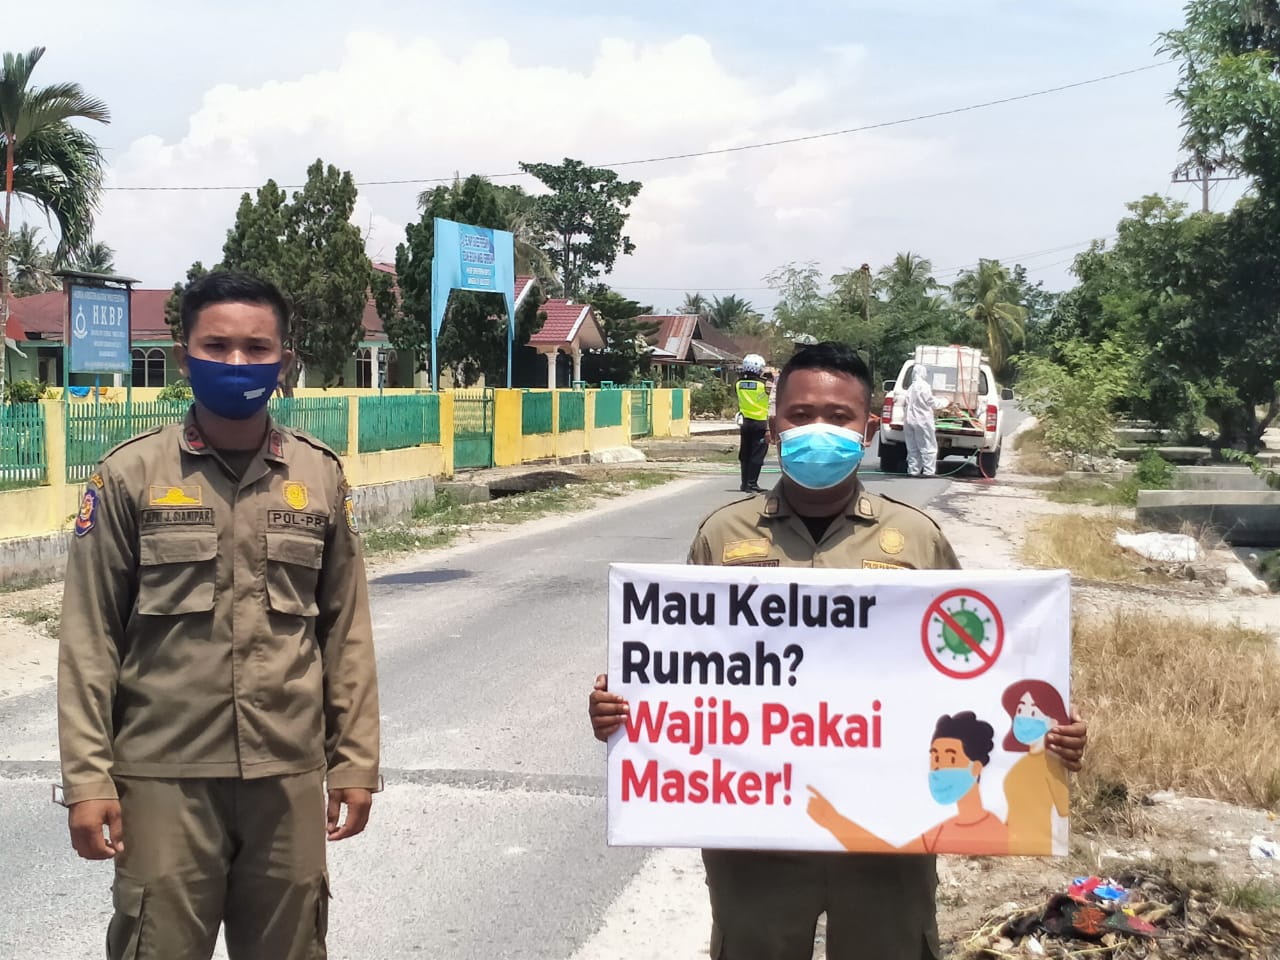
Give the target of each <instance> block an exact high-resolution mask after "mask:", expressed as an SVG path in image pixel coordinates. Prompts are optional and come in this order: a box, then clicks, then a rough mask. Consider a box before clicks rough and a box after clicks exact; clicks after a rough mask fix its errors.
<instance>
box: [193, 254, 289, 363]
mask: <svg viewBox="0 0 1280 960" xmlns="http://www.w3.org/2000/svg"><path fill="white" fill-rule="evenodd" d="M219 303H253V304H257V305H259V306H263V307H270V308H271V309H272V311H274V312H275V315H276V319H277V320H278V321H279V323H280V341H281V343H283V344H286V345H287V344H288V342H289V304H288V303H287V302H286V301H285V298H284V294H282V293H281V292H280V291H279V289H277V288H276V285H275V284H274V283H271V282H270V281H267V280H263V279H261V278H259V277H255V276H254V275H253V274H251V273H245V272H244V271H242V270H215V271H213V272H212V273H206V274H205V275H204V276H203V277H200V278H199V279H198V280H193V281H191V283H189V284H187V288H186V289H185V290H183V291H182V339H183V340H184V341H185V340H190V339H191V330H192V328H193V327H195V325H196V317H198V316H199V315H200V311H201V310H203V309H204V308H205V307H212V306H214V305H215V304H219Z"/></svg>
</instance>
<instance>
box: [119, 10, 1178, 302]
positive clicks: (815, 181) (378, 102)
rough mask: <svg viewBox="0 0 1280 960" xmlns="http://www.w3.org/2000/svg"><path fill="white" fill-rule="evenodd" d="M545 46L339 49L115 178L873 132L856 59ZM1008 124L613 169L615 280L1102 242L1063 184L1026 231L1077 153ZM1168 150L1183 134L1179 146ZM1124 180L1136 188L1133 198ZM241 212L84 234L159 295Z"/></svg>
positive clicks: (406, 173) (386, 41) (135, 210)
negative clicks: (622, 217) (627, 186)
mask: <svg viewBox="0 0 1280 960" xmlns="http://www.w3.org/2000/svg"><path fill="white" fill-rule="evenodd" d="M554 49H555V48H554V46H553V45H541V46H540V47H538V48H537V49H536V50H534V51H532V52H531V47H530V46H529V45H528V44H527V43H525V42H524V41H521V40H516V41H513V42H510V43H509V42H508V41H506V40H503V39H486V40H482V41H478V42H473V43H471V44H469V45H467V44H465V43H463V42H461V41H456V40H455V38H450V37H446V36H439V37H434V38H432V39H420V38H419V39H414V38H408V39H406V38H399V37H392V36H388V35H384V34H378V33H368V32H365V33H357V34H353V35H351V36H350V37H348V39H347V42H346V45H345V50H344V52H343V54H342V56H341V57H340V59H339V60H338V61H337V62H335V63H332V64H329V65H327V66H318V67H317V69H315V70H313V71H312V72H308V73H306V74H304V75H301V76H298V77H296V78H294V79H291V80H287V81H284V82H271V83H267V84H264V85H261V86H256V87H252V88H241V87H236V86H233V85H226V84H224V85H219V86H215V87H213V88H211V89H209V90H208V91H207V92H206V93H205V95H204V97H203V101H202V103H201V104H200V107H199V109H198V110H197V111H196V113H195V114H194V115H193V116H192V117H191V118H190V122H189V124H188V126H187V130H186V133H185V135H184V136H182V138H181V139H178V140H176V141H172V142H165V141H163V140H162V139H160V138H159V137H155V136H147V137H143V138H141V139H138V140H136V141H134V142H133V143H132V144H131V145H130V146H129V148H128V149H127V150H125V151H123V152H122V154H121V155H120V156H119V159H118V161H117V162H116V164H115V165H114V168H113V170H112V171H111V181H110V182H111V183H112V184H116V185H124V184H133V185H147V186H177V185H199V184H235V185H254V186H256V185H258V184H261V183H262V182H263V181H265V180H266V179H267V178H268V177H274V178H276V180H277V181H278V182H282V183H297V182H298V181H299V180H300V179H301V178H302V176H303V174H304V171H305V168H306V166H307V165H308V164H309V163H310V162H311V161H313V160H314V159H315V158H316V157H317V156H319V157H323V159H324V160H326V161H327V162H332V163H335V164H338V165H339V166H341V167H342V168H344V169H349V170H351V171H352V172H353V173H354V174H355V176H356V179H357V180H382V179H392V178H403V177H432V176H450V175H452V174H453V173H454V172H458V173H461V174H463V175H466V174H468V173H472V172H480V173H503V172H507V171H513V170H515V169H516V168H517V162H518V161H520V160H548V161H558V160H559V159H561V158H562V157H565V156H573V157H578V158H581V159H584V160H587V161H590V162H607V161H612V160H622V159H627V158H633V157H650V156H662V155H669V154H680V153H688V152H693V151H697V150H702V149H706V148H727V147H733V146H739V145H742V144H746V143H750V142H758V141H763V140H774V139H782V138H789V137H800V136H805V135H809V134H813V133H815V132H819V131H823V130H830V129H834V128H840V127H848V126H853V125H856V124H858V123H859V122H867V121H874V120H882V119H886V118H885V117H884V116H882V115H880V114H879V113H878V110H877V105H876V104H875V103H873V102H866V97H865V94H860V90H861V89H862V88H863V86H864V83H863V81H864V71H865V70H867V69H868V66H867V61H868V58H867V53H866V51H865V50H863V49H862V48H861V47H857V46H850V45H834V46H831V47H829V48H827V49H825V50H822V51H819V52H818V53H817V54H815V56H814V59H811V60H810V61H808V62H806V63H803V64H800V65H798V67H797V71H796V73H795V75H794V76H792V77H790V78H787V79H785V80H783V81H774V82H772V83H771V82H769V81H765V80H762V79H760V78H759V77H758V76H757V75H755V74H752V73H750V72H734V71H733V70H731V69H729V68H728V67H726V66H725V64H724V63H723V62H722V61H721V60H720V59H718V58H717V56H716V53H715V51H714V50H713V49H712V47H711V45H710V44H709V43H708V42H707V41H706V40H705V39H703V38H701V37H697V36H677V37H674V38H671V39H669V40H666V41H664V42H660V43H650V44H643V43H634V42H631V41H628V40H621V39H603V40H601V41H600V42H599V44H598V46H597V48H596V51H595V53H594V56H593V57H589V58H585V59H581V60H578V61H569V60H564V59H562V58H557V57H555V55H554ZM533 58H537V59H538V60H539V61H540V62H536V63H529V62H528V61H530V60H531V59H533ZM946 105H947V106H950V105H951V104H946ZM929 106H930V107H932V106H934V104H929ZM1045 106H1046V107H1048V106H1049V105H1048V104H1047V103H1046V104H1045ZM120 109H125V107H124V105H121V107H120ZM1010 116H1011V114H1010V113H1008V112H1006V113H1004V114H1002V115H999V116H997V115H994V114H991V115H988V114H973V115H970V116H969V117H968V118H966V119H965V121H964V122H963V123H960V122H957V123H951V124H946V123H942V124H933V125H915V126H911V127H904V128H900V129H897V130H892V131H889V130H881V131H873V132H868V133H865V134H858V135H853V136H845V137H836V138H830V139H822V140H814V141H809V142H806V143H802V144H794V145H789V146H780V147H776V148H771V149H765V150H753V151H746V152H741V153H730V154H724V155H719V156H713V157H706V158H701V159H696V160H684V161H670V162H664V163H658V164H650V165H643V166H633V167H622V168H620V170H619V172H620V173H621V174H622V175H624V176H627V177H630V178H634V179H639V180H642V181H643V182H644V184H645V187H644V189H643V191H642V192H641V194H640V196H639V198H638V199H637V200H636V202H635V204H634V205H633V207H632V217H631V221H630V224H629V227H628V232H629V233H630V235H631V236H632V238H633V239H634V240H635V242H636V244H637V251H636V254H635V255H634V256H633V257H624V258H621V259H620V261H619V263H618V265H617V267H616V270H615V276H614V280H615V282H616V283H617V285H619V286H622V287H625V288H633V289H636V288H645V287H672V286H680V285H688V287H689V288H690V289H693V288H694V287H702V288H714V287H729V286H735V285H741V286H743V287H744V288H746V287H749V286H756V287H758V286H761V285H762V281H761V280H760V279H759V278H761V277H763V276H764V275H765V274H766V273H767V272H769V271H770V270H771V269H773V268H774V267H776V266H777V265H778V264H780V263H783V262H786V261H790V260H807V259H817V260H819V261H820V262H821V263H822V265H823V267H824V269H828V270H829V272H834V271H835V270H836V269H838V268H839V267H841V266H843V265H848V264H856V263H861V262H862V261H864V260H867V261H870V262H873V263H875V262H882V261H884V260H887V259H888V258H889V257H891V256H892V255H893V253H894V252H895V250H897V249H905V248H910V249H913V250H918V251H921V252H923V253H925V254H928V255H932V256H933V257H934V259H935V262H938V263H944V264H950V263H963V262H968V261H972V260H976V259H977V257H978V256H979V255H983V256H987V255H1001V254H1004V253H1008V252H1010V251H1011V250H1012V251H1017V250H1034V249H1040V248H1047V247H1051V246H1055V245H1057V244H1061V243H1063V242H1066V241H1069V240H1075V239H1077V238H1079V237H1085V236H1089V235H1091V234H1092V233H1101V232H1105V229H1109V227H1110V224H1111V223H1113V222H1114V221H1115V220H1116V219H1117V218H1118V215H1119V212H1120V207H1119V204H1118V203H1117V202H1116V201H1115V198H1114V197H1111V196H1110V195H1105V190H1104V191H1101V193H1102V194H1104V195H1100V196H1098V197H1097V198H1096V199H1097V203H1096V204H1095V205H1094V206H1093V207H1088V206H1087V205H1084V206H1082V205H1081V204H1080V203H1078V202H1073V201H1072V200H1071V199H1070V197H1069V196H1068V194H1069V191H1068V190H1066V189H1063V190H1058V191H1056V193H1054V194H1053V197H1052V199H1053V201H1054V206H1055V208H1056V210H1057V214H1058V215H1059V219H1058V220H1057V221H1056V222H1055V221H1049V220H1048V219H1047V218H1046V221H1045V222H1038V221H1036V219H1035V218H1034V217H1029V216H1028V215H1027V213H1026V203H1027V197H1028V195H1029V193H1032V192H1034V191H1036V190H1039V191H1041V192H1042V193H1044V192H1046V191H1045V187H1044V186H1043V183H1044V181H1045V180H1046V178H1048V179H1049V181H1050V182H1052V181H1053V179H1054V177H1056V176H1058V175H1059V174H1060V175H1062V176H1064V177H1065V176H1066V175H1067V174H1068V172H1069V171H1071V170H1073V169H1074V170H1076V171H1079V169H1080V161H1079V158H1078V157H1074V156H1070V155H1069V154H1068V153H1067V152H1066V151H1064V150H1063V149H1062V148H1061V146H1059V145H1058V144H1056V143H1053V142H1051V138H1056V137H1062V138H1064V139H1065V140H1066V141H1067V142H1071V140H1072V138H1073V137H1074V138H1076V139H1075V142H1076V143H1077V144H1080V143H1083V140H1082V139H1081V138H1082V137H1083V135H1084V131H1083V130H1077V131H1071V130H1063V129H1061V128H1060V126H1058V127H1055V126H1054V124H1055V118H1054V117H1053V115H1052V111H1051V110H1048V109H1046V110H1045V114H1044V116H1041V115H1040V114H1039V113H1037V112H1034V111H1028V112H1027V113H1026V114H1015V115H1014V116H1022V117H1023V118H1024V125H1023V126H1022V127H1019V128H1017V129H1016V130H1011V128H1010V126H1009V120H1010ZM1157 121H1159V122H1160V123H1163V124H1165V125H1168V126H1172V125H1171V124H1169V118H1168V116H1167V113H1166V114H1163V115H1161V116H1158V117H1154V118H1152V117H1147V118H1145V119H1144V120H1141V121H1138V122H1132V121H1125V122H1123V123H1121V122H1115V123H1112V124H1111V128H1110V135H1111V137H1112V142H1110V143H1109V144H1108V147H1107V160H1106V162H1108V163H1110V164H1111V165H1112V167H1113V168H1114V158H1115V157H1116V156H1117V155H1121V156H1123V155H1124V153H1125V149H1126V147H1125V144H1124V143H1123V142H1117V141H1123V138H1124V137H1125V136H1130V137H1133V138H1141V137H1144V136H1149V135H1150V132H1151V130H1152V129H1154V128H1155V125H1156V122H1157ZM1080 122H1081V123H1085V122H1086V121H1084V120H1082V121H1080ZM1093 122H1094V123H1095V124H1096V123H1097V121H1096V120H1095V121H1093ZM1169 136H1170V138H1171V139H1176V130H1174V131H1172V132H1171V133H1170V135H1169ZM1037 144H1038V146H1037ZM1144 146H1146V145H1145V144H1144ZM1148 149H1149V148H1148ZM1157 149H1159V148H1157ZM1099 159H1100V160H1101V159H1102V156H1101V155H1099ZM1144 162H1145V161H1144ZM1162 162H1163V161H1162ZM1166 165H1167V164H1166ZM994 170H999V177H998V178H996V177H992V176H990V173H991V171H994ZM984 171H985V172H986V173H987V174H988V175H987V176H985V177H983V176H982V173H983V172H984ZM1134 179H1135V176H1134V175H1133V174H1132V171H1130V175H1129V178H1128V182H1127V183H1126V189H1129V188H1130V186H1131V185H1132V183H1133V181H1134ZM1138 179H1140V177H1139V178H1138ZM503 182H509V181H503ZM524 182H525V183H526V185H528V181H524ZM422 189H423V185H421V184H417V185H400V186H369V187H366V188H364V189H363V190H362V191H361V199H360V204H359V207H358V209H357V213H356V216H355V218H354V219H355V221H356V222H357V223H358V224H359V225H360V227H361V229H362V230H364V231H366V232H367V233H368V236H369V251H370V254H371V255H373V256H375V257H377V258H380V259H386V260H390V259H392V258H393V256H394V249H395V245H396V243H397V242H399V241H400V240H401V239H402V237H403V233H402V227H403V224H404V223H405V222H407V221H408V220H411V219H413V218H415V217H416V215H417V213H416V197H417V194H418V192H419V191H420V190H422ZM1091 192H1093V193H1098V192H1099V191H1096V190H1095V191H1091ZM1127 196H1128V195H1127V194H1126V197H1127ZM1006 198H1016V200H1015V199H1008V200H1007V201H1006ZM238 200H239V194H238V193H234V192H225V193H215V192H157V193H125V192H111V193H109V194H108V196H107V199H106V201H105V203H104V208H103V211H102V214H101V217H100V220H99V228H98V231H97V232H98V234H99V235H100V236H101V237H102V238H103V239H105V240H107V242H109V243H111V244H112V245H113V246H115V247H116V248H117V251H118V256H117V263H118V265H119V266H120V268H121V269H122V270H124V271H125V272H129V273H132V274H133V275H135V276H139V277H141V278H142V279H143V281H144V283H146V284H147V285H149V286H168V285H170V284H171V283H173V282H174V280H176V279H178V278H180V277H181V276H182V275H183V273H184V271H185V269H186V267H187V265H188V264H189V263H190V262H191V261H192V260H195V259H202V260H204V261H205V262H206V263H209V262H212V261H214V260H216V259H217V258H218V255H219V252H220V249H221V244H222V240H223V237H224V235H225V231H226V229H227V228H228V227H229V226H230V225H231V222H232V220H233V217H234V211H235V207H236V204H237V203H238ZM1099 211H1104V212H1103V213H1102V215H1101V217H1100V216H1099ZM1010 223H1013V224H1016V227H1017V232H1016V235H1011V234H1010V231H1009V230H1008V229H1007V225H1008V224H1010ZM748 295H749V296H750V297H752V298H754V299H755V300H756V301H757V303H761V302H769V300H770V298H769V296H768V294H767V293H761V292H754V293H752V292H749V293H748ZM637 296H638V297H641V298H643V299H644V300H646V302H648V301H654V302H656V303H658V304H659V305H661V304H664V303H675V302H678V300H679V299H680V296H679V293H678V292H676V291H672V292H664V291H652V292H647V291H646V292H638V293H637Z"/></svg>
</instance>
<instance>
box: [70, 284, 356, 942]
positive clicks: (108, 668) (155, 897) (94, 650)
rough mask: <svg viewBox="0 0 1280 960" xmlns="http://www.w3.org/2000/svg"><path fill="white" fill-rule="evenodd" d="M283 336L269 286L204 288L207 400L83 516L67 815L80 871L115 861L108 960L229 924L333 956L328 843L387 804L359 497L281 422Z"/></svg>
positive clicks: (275, 295)
mask: <svg viewBox="0 0 1280 960" xmlns="http://www.w3.org/2000/svg"><path fill="white" fill-rule="evenodd" d="M287 324H288V308H287V306H286V304H285V301H284V299H283V297H281V295H280V293H279V291H277V290H276V288H275V287H273V286H272V285H271V284H269V283H265V282H263V281H261V280H258V279H256V278H254V277H251V276H248V275H246V274H239V273H226V272H217V273H212V274H210V275H208V276H207V277H204V278H203V279H200V280H197V281H195V282H194V283H192V284H191V285H190V286H189V287H188V288H187V290H186V292H185V294H184V296H183V300H182V327H183V343H182V344H180V345H178V346H177V347H175V352H176V354H177V356H178V360H179V363H180V365H181V367H182V371H183V373H184V374H185V375H187V376H188V378H189V380H190V383H191V388H192V391H193V393H194V394H195V404H194V406H193V408H192V409H191V411H190V412H189V413H188V414H187V417H186V421H185V422H184V423H181V424H173V425H170V426H166V427H159V428H156V429H154V430H151V431H149V432H147V433H144V434H142V435H140V436H137V437H134V438H133V439H132V440H129V441H127V442H125V443H123V444H121V445H120V446H118V447H116V448H115V449H114V450H112V451H111V452H110V453H108V454H107V456H106V457H105V458H104V459H103V461H102V463H101V465H100V466H99V468H98V470H97V472H96V473H94V474H93V476H92V477H91V478H90V480H89V483H88V485H87V488H86V490H85V493H84V498H83V500H82V502H81V507H80V510H79V512H78V514H77V517H76V520H75V528H74V534H75V535H74V536H73V537H72V539H71V545H70V551H69V555H68V558H67V574H66V593H65V598H64V601H63V603H64V606H63V619H62V624H63V626H62V642H61V647H60V651H59V664H58V728H59V739H60V745H61V754H62V776H63V799H64V802H65V803H66V805H67V806H68V807H69V808H70V813H69V820H70V830H71V842H72V845H73V846H74V847H75V850H76V852H77V853H79V854H80V856H81V857H84V858H86V859H89V860H106V859H112V860H114V861H115V884H114V886H113V899H114V907H115V913H114V916H113V918H112V920H111V924H110V927H109V930H108V934H107V954H108V957H109V958H111V960H149V958H154V960H179V958H181V960H197V958H207V957H209V956H210V955H211V954H212V953H213V949H214V945H215V942H216V939H217V934H218V928H219V925H220V924H225V926H226V943H227V949H228V953H229V954H230V956H231V957H232V958H233V960H302V958H304V957H305V958H322V957H324V956H325V946H324V943H325V933H326V927H327V911H328V898H329V887H328V878H327V873H326V868H325V839H326V837H327V838H328V839H329V840H342V839H344V838H346V837H351V836H354V835H356V834H358V833H360V832H361V831H362V830H363V829H364V827H365V824H366V822H367V821H368V817H369V809H370V806H371V804H372V801H373V793H374V792H375V791H376V790H377V789H378V788H379V785H380V778H379V774H378V749H379V747H378V735H379V729H378V724H379V721H378V696H377V682H376V676H375V667H374V652H373V638H372V629H371V623H370V617H369V599H368V587H367V583H366V580H365V572H364V562H363V559H362V556H361V548H360V540H359V537H358V529H357V523H356V516H355V510H354V507H353V504H352V499H351V491H350V489H349V488H348V486H347V483H346V480H345V479H344V477H343V471H342V463H341V461H340V460H339V459H338V456H337V455H336V454H335V453H334V452H333V451H332V450H330V449H329V448H328V447H326V446H325V445H324V444H322V443H320V442H319V441H318V440H316V439H314V438H313V437H310V436H308V435H306V434H304V433H301V432H299V431H295V430H291V429H288V428H286V427H283V426H280V425H278V424H275V423H273V422H272V420H271V418H270V416H269V415H268V413H267V401H268V399H269V398H270V396H271V393H272V391H273V390H274V389H275V388H276V385H277V382H278V380H279V377H280V371H281V369H282V368H287V366H288V364H289V363H290V362H291V361H292V353H291V351H289V350H287V349H285V336H286V331H287ZM326 788H327V790H328V803H327V808H326V803H325V790H326ZM104 828H105V831H106V835H105V836H104Z"/></svg>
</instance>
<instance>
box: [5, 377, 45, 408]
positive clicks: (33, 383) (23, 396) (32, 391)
mask: <svg viewBox="0 0 1280 960" xmlns="http://www.w3.org/2000/svg"><path fill="white" fill-rule="evenodd" d="M44 387H45V385H44V384H43V383H40V382H39V381H37V380H11V381H10V382H9V383H6V384H5V387H4V399H5V403H35V402H36V401H37V400H39V399H40V398H41V397H42V396H44Z"/></svg>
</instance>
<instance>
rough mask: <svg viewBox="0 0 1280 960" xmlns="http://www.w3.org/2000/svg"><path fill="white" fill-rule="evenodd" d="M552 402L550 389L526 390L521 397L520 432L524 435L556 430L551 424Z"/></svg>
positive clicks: (529, 435)
mask: <svg viewBox="0 0 1280 960" xmlns="http://www.w3.org/2000/svg"><path fill="white" fill-rule="evenodd" d="M552 403H553V401H552V399H551V392H550V391H538V392H536V393H535V392H534V391H532V390H526V391H525V392H524V394H523V396H521V398H520V432H521V434H522V435H523V436H526V437H531V436H533V435H535V434H539V433H553V432H554V430H553V428H552V425H551V408H552Z"/></svg>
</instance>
